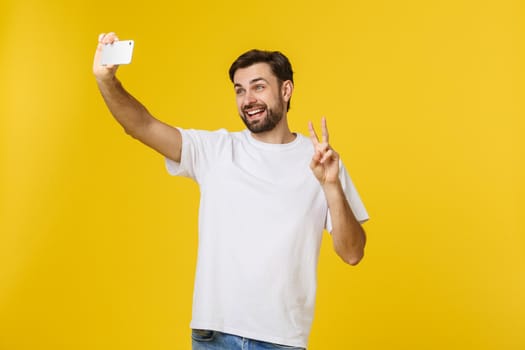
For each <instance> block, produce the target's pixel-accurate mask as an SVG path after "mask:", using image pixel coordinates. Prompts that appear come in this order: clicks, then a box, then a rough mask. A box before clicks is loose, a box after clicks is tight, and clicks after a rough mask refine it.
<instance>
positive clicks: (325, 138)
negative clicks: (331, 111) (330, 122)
mask: <svg viewBox="0 0 525 350" xmlns="http://www.w3.org/2000/svg"><path fill="white" fill-rule="evenodd" d="M321 132H322V133H323V139H322V141H323V142H325V143H328V127H327V126H326V117H323V118H322V119H321Z"/></svg>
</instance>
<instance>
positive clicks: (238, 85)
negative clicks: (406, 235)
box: [233, 77, 269, 88]
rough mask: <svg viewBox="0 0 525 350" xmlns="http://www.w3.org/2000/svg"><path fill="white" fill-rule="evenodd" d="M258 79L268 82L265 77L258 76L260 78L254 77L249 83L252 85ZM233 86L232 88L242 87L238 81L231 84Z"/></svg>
mask: <svg viewBox="0 0 525 350" xmlns="http://www.w3.org/2000/svg"><path fill="white" fill-rule="evenodd" d="M259 81H264V82H265V83H267V84H269V83H268V80H266V79H264V78H262V77H260V78H254V79H252V80H250V83H249V84H250V85H252V84H255V83H257V82H259ZM233 87H234V88H238V87H241V88H242V85H241V84H239V83H235V84H233Z"/></svg>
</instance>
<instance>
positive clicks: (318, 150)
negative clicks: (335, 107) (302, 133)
mask: <svg viewBox="0 0 525 350" xmlns="http://www.w3.org/2000/svg"><path fill="white" fill-rule="evenodd" d="M308 130H309V131H310V139H311V140H312V144H313V146H314V155H313V157H312V162H311V163H310V169H312V171H313V173H314V175H315V177H316V178H317V180H319V182H320V183H321V185H325V184H334V183H337V181H339V154H338V153H337V152H336V151H335V150H333V149H332V148H331V147H330V144H329V143H328V128H327V127H326V118H325V117H323V118H322V119H321V131H322V138H321V142H319V138H318V137H317V134H316V132H315V130H314V126H313V124H312V122H308Z"/></svg>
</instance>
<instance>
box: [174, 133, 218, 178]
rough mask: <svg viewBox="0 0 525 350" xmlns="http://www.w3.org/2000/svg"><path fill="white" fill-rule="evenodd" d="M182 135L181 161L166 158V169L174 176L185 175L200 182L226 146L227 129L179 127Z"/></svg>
mask: <svg viewBox="0 0 525 350" xmlns="http://www.w3.org/2000/svg"><path fill="white" fill-rule="evenodd" d="M178 129H179V131H180V133H181V135H182V149H181V159H180V162H176V161H174V160H172V159H169V158H165V163H166V170H167V171H168V173H169V174H170V175H173V176H184V177H189V178H191V179H194V180H195V181H197V182H199V181H200V178H201V177H202V176H203V174H204V173H205V172H206V170H207V169H209V167H210V166H212V163H213V162H214V160H215V159H217V157H216V156H217V154H218V153H219V152H220V151H221V147H222V146H224V142H223V141H224V140H225V139H226V138H227V135H228V133H227V132H226V130H223V129H221V130H218V131H203V130H193V129H188V130H185V129H181V128H178Z"/></svg>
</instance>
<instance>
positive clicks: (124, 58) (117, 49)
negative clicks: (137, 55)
mask: <svg viewBox="0 0 525 350" xmlns="http://www.w3.org/2000/svg"><path fill="white" fill-rule="evenodd" d="M134 46H135V42H134V41H133V40H122V41H115V42H114V43H113V44H106V45H104V47H103V48H102V57H101V59H100V64H101V65H103V66H106V65H108V64H130V63H131V57H132V56H133V47H134Z"/></svg>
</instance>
